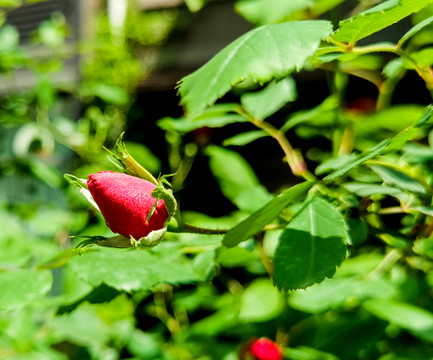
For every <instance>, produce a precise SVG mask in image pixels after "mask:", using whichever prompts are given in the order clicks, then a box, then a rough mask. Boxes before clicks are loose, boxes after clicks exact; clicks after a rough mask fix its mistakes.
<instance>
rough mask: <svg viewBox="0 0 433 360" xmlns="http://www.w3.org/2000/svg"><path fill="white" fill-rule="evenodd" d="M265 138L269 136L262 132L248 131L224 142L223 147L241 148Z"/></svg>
mask: <svg viewBox="0 0 433 360" xmlns="http://www.w3.org/2000/svg"><path fill="white" fill-rule="evenodd" d="M266 136H269V134H268V133H267V132H266V131H264V130H253V131H248V132H244V133H241V134H238V135H235V136H233V137H231V138H229V139H226V140H224V142H223V145H224V146H229V145H232V146H243V145H247V144H249V143H251V142H253V141H254V140H258V139H261V138H263V137H266Z"/></svg>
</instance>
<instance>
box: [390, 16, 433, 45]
mask: <svg viewBox="0 0 433 360" xmlns="http://www.w3.org/2000/svg"><path fill="white" fill-rule="evenodd" d="M432 22H433V16H430V17H428V18H427V19H425V20H423V21H421V22H420V23H418V24H416V25H415V26H414V27H413V28H411V29H410V30H409V31H408V32H407V33H406V34H404V35H403V36H402V37H401V39H400V41H399V42H398V46H402V45H403V44H404V42H405V41H406V40H408V39H409V38H410V37H412V36H413V35H415V34H416V33H417V32H419V31H421V30H422V29H424V28H425V27H426V26H429V25H430V24H431V23H432Z"/></svg>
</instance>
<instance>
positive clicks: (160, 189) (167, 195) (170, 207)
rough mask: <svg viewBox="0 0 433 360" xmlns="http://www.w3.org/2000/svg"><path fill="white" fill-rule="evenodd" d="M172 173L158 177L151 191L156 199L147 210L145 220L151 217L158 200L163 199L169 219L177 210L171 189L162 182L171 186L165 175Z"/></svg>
mask: <svg viewBox="0 0 433 360" xmlns="http://www.w3.org/2000/svg"><path fill="white" fill-rule="evenodd" d="M173 175H174V174H169V175H163V176H161V177H160V178H159V179H158V185H156V188H155V189H154V190H153V191H152V196H153V197H154V198H155V199H156V201H155V203H154V204H153V206H152V208H151V209H150V211H149V215H148V216H147V219H146V222H147V221H149V219H150V218H151V217H152V215H153V213H154V212H155V210H156V207H157V206H158V201H159V200H164V204H165V207H166V209H167V212H168V216H169V219H170V218H171V217H172V216H173V215H174V214H175V213H176V210H177V201H176V199H175V197H174V195H173V191H172V190H171V189H168V188H167V187H165V186H164V184H166V185H168V186H170V187H171V184H170V183H169V182H168V180H167V177H169V176H173Z"/></svg>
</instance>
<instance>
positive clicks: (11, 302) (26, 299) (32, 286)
mask: <svg viewBox="0 0 433 360" xmlns="http://www.w3.org/2000/svg"><path fill="white" fill-rule="evenodd" d="M52 282H53V277H52V275H51V271H49V270H38V271H35V270H29V269H23V270H14V271H4V272H0V289H1V291H0V309H1V310H12V309H18V308H20V307H23V306H25V305H27V304H28V303H30V302H32V301H34V300H35V299H37V298H41V297H42V296H43V295H45V294H46V293H47V292H48V291H49V290H50V289H51V283H52Z"/></svg>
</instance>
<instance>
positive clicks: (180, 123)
mask: <svg viewBox="0 0 433 360" xmlns="http://www.w3.org/2000/svg"><path fill="white" fill-rule="evenodd" d="M246 121H248V120H247V119H246V118H245V117H244V116H242V115H238V114H224V115H218V116H215V117H208V118H205V119H197V120H194V121H191V120H188V119H185V118H180V119H173V118H169V117H165V118H162V119H160V120H158V122H157V124H158V126H159V127H160V128H161V129H163V130H165V131H168V130H174V131H177V132H180V133H187V132H190V131H193V130H196V129H200V128H203V127H208V128H220V127H223V126H226V125H230V124H234V123H238V122H246Z"/></svg>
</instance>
